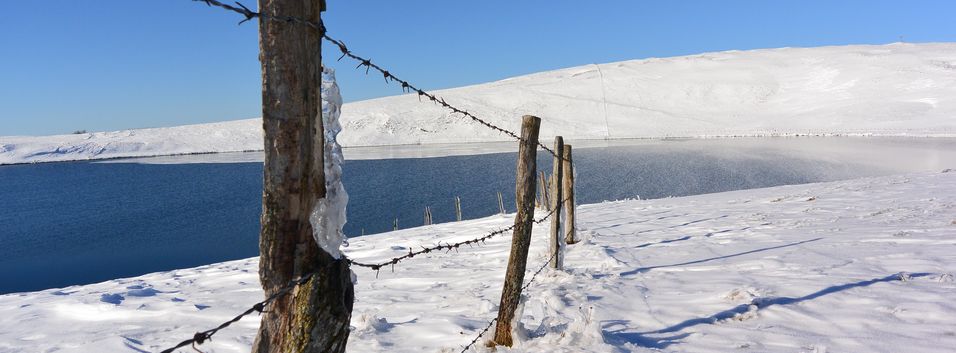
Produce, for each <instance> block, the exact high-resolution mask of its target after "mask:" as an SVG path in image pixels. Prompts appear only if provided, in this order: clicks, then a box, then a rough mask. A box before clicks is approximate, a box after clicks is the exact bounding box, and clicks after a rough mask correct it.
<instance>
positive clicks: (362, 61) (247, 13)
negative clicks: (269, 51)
mask: <svg viewBox="0 0 956 353" xmlns="http://www.w3.org/2000/svg"><path fill="white" fill-rule="evenodd" d="M193 1H198V2H203V3H205V4H206V5H208V6H216V7H220V8H223V9H226V10H229V11H233V12H235V13H238V14H240V15H242V16H244V17H245V19H243V20H242V21H239V24H240V25H241V24H243V23H245V22H246V21H249V20H252V19H254V18H259V19H266V20H272V21H279V22H286V23H295V24H300V25H305V26H308V27H310V28H313V29H316V30H318V31H319V34H320V35H321V36H322V38H323V39H325V40H326V41H328V42H330V43H332V44H334V45H335V46H336V47H338V49H339V51H340V52H342V56H340V57H339V59H338V60H342V58H345V57H348V58H350V59H352V60H355V61H356V62H358V63H359V64H358V66H356V67H355V68H356V69H358V68H361V67H362V66H365V74H366V75H367V74H368V73H369V71H370V70H375V71H378V73H380V74H382V77H383V78H384V79H385V83H391V82H392V81H394V82H397V83H399V84H401V86H402V91H403V92H406V93H411V92H415V93H417V94H418V97H419V100H421V97H425V98H427V99H428V100H430V101H432V102H433V103H435V104H438V105H440V106H442V107H444V108H446V109H448V110H451V111H452V112H454V113H457V114H461V115H462V116H464V117H467V118H469V119H471V120H473V121H475V122H477V123H479V124H481V125H483V126H485V127H487V128H489V129H492V130H495V131H497V132H500V133H502V134H505V135H507V136H509V137H511V138H513V139H515V140H518V141H523V140H524V139H522V138H521V136H519V135H518V134H517V133H515V132H513V131H511V130H508V129H505V128H502V127H500V126H497V125H494V124H492V123H490V122H488V121H487V120H485V119H482V118H479V117H478V116H476V115H475V114H472V113H470V112H468V111H467V110H464V109H460V108H458V107H455V106H453V105H451V104H448V102H446V101H445V99H444V98H442V97H439V96H437V95H435V94H433V93H429V92H427V91H425V90H423V89H421V88H418V87H417V86H415V85H413V84H411V83H410V82H408V81H406V80H403V79H401V78H398V77H397V76H395V75H394V74H392V73H391V72H390V71H389V70H386V69H385V68H383V67H381V66H379V65H378V64H375V63H373V62H372V60H371V59H368V58H365V57H362V56H359V55H357V54H355V53H354V52H352V51H351V50H349V49H348V47H347V46H346V45H345V42H343V41H341V40H338V39H335V38H332V37H331V36H329V34H328V31H327V30H326V28H325V24H323V23H322V22H315V21H309V20H305V19H302V18H298V17H294V16H271V15H267V14H263V13H261V12H256V11H252V10H250V9H249V8H248V7H246V6H244V5H243V4H242V3H240V2H238V1H237V2H236V3H235V4H236V5H237V6H238V7H237V6H232V5H228V4H224V3H222V2H219V1H217V0H193ZM536 143H537V145H538V147H540V148H542V149H544V150H545V151H547V152H548V153H549V154H551V156H553V157H555V158H559V159H564V157H563V156H561V155H559V154H558V153H555V151H554V150H552V149H551V148H549V147H548V146H546V145H544V144H543V143H541V141H537V142H536Z"/></svg>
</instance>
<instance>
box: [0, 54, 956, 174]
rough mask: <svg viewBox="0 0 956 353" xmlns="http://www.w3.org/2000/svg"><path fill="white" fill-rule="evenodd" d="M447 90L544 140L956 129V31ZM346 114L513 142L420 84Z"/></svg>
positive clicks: (206, 134) (55, 143) (248, 129)
mask: <svg viewBox="0 0 956 353" xmlns="http://www.w3.org/2000/svg"><path fill="white" fill-rule="evenodd" d="M409 79H412V80H413V81H414V78H412V77H409ZM435 93H436V94H437V95H439V96H440V97H443V98H445V100H446V101H447V102H449V103H451V104H453V105H455V106H458V107H460V108H462V109H465V110H467V111H469V112H472V113H474V114H475V115H477V116H479V117H481V118H483V119H486V120H488V121H489V122H491V123H493V124H496V125H499V126H502V127H504V128H507V129H511V130H517V129H518V126H519V122H520V119H519V117H520V116H521V115H524V114H533V115H537V116H540V117H541V118H542V119H543V122H542V127H541V129H542V131H541V136H542V139H548V138H550V137H551V136H553V135H562V136H564V137H565V138H566V139H577V140H581V139H622V138H661V137H715V136H779V135H803V134H811V135H893V136H898V135H905V136H956V43H928V44H910V43H894V44H887V45H849V46H831V47H817V48H780V49H762V50H748V51H727V52H718V53H706V54H699V55H690V56H681V57H673V58H660V59H658V58H654V59H641V60H631V61H623V62H616V63H608V64H599V65H585V66H578V67H572V68H567V69H561V70H554V71H548V72H542V73H536V74H531V75H525V76H519V77H514V78H509V79H505V80H501V81H496V82H490V83H484V84H479V85H473V86H467V87H460V88H453V89H446V90H438V91H435ZM341 122H342V125H343V131H342V134H341V135H340V136H339V141H340V142H341V143H342V145H343V146H345V147H354V146H375V145H404V144H438V143H461V142H489V141H507V140H508V137H507V136H504V135H501V134H499V133H496V132H494V131H492V130H489V129H486V128H485V127H483V126H480V125H479V124H477V123H474V122H471V121H470V120H469V119H468V118H464V117H462V116H460V115H459V114H454V113H451V112H448V111H446V110H445V109H443V108H441V107H439V106H437V105H435V104H431V103H428V102H424V103H423V102H419V99H418V96H417V95H416V94H405V95H400V96H393V97H386V98H379V99H372V100H367V101H361V102H354V103H349V104H345V105H344V106H343V108H342V118H341ZM249 150H262V137H261V124H260V123H259V122H258V119H247V120H236V121H229V122H219V123H210V124H196V125H186V126H177V127H169V128H151V129H134V130H124V131H116V132H98V133H89V134H78V135H55V136H6V137H0V164H12V163H31V162H51V161H67V160H85V159H101V158H117V157H136V156H156V155H172V154H188V153H216V152H235V151H249Z"/></svg>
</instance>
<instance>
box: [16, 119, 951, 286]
mask: <svg viewBox="0 0 956 353" xmlns="http://www.w3.org/2000/svg"><path fill="white" fill-rule="evenodd" d="M572 144H574V145H575V146H576V147H586V148H577V149H576V150H575V156H574V159H575V162H576V166H577V173H578V174H577V180H576V181H577V183H578V184H577V200H578V202H579V203H595V202H600V201H603V200H616V199H623V198H636V197H641V198H660V197H667V196H683V195H693V194H701V193H711V192H720V191H728V190H738V189H747V188H758V187H767V186H776V185H784V184H798V183H809V182H819V181H832V180H840V179H848V178H856V177H863V176H877V175H887V174H895V173H903V172H911V171H923V170H940V169H944V168H954V167H956V139H944V138H846V137H839V138H837V137H832V138H739V139H704V140H663V141H662V140H633V141H614V142H605V141H591V142H580V143H577V142H572ZM513 148H514V144H479V145H455V146H428V147H423V146H403V147H391V148H389V147H379V148H357V149H347V150H346V157H347V158H350V160H349V161H347V162H346V164H345V166H344V172H345V180H346V183H347V184H346V188H347V190H348V192H349V194H350V197H351V200H350V202H349V210H348V217H349V223H348V224H347V226H346V233H347V234H348V235H349V236H359V235H360V234H362V233H363V232H365V233H366V234H369V233H376V232H382V231H387V230H390V229H391V228H392V222H393V220H394V219H396V218H398V219H399V226H400V227H401V228H407V227H415V226H420V225H421V224H422V210H423V208H424V207H425V206H430V207H431V209H432V212H433V215H434V220H435V221H436V222H448V221H452V220H454V197H455V196H459V197H461V200H462V208H463V213H464V217H465V218H478V217H484V216H488V215H492V214H494V213H495V212H497V200H496V192H498V191H501V192H502V193H503V194H504V195H505V198H506V206H507V207H508V208H509V210H510V211H513V210H514V201H513V200H514V195H513V193H514V191H513V190H514V168H515V153H514V152H513V151H511V149H513ZM474 153H482V154H477V155H476V154H474ZM541 154H543V153H539V155H541ZM442 155H451V156H444V157H440V156H442ZM417 157H427V158H417ZM377 158H378V159H377ZM380 158H388V159H380ZM539 160H540V163H539V169H542V170H546V171H550V170H551V163H550V160H549V159H546V158H543V156H542V157H541V158H539ZM261 175H262V166H261V153H240V154H219V155H197V156H175V157H156V158H141V159H121V160H112V161H109V162H69V163H50V164H34V165H13V166H0V180H2V183H0V293H9V292H20V291H30V290H37V289H43V288H51V287H59V286H66V285H71V284H82V283H91V282H97V281H103V280H107V279H113V278H118V277H126V276H133V275H139V274H143V273H148V272H154V271H161V270H169V269H175V268H183V267H191V266H197V265H201V264H208V263H214V262H220V261H225V260H231V259H239V258H245V257H250V256H255V255H256V254H257V252H258V243H257V236H258V229H259V212H260V207H261V206H260V202H261V182H262V177H261Z"/></svg>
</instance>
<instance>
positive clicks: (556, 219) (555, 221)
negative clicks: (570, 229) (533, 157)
mask: <svg viewBox="0 0 956 353" xmlns="http://www.w3.org/2000/svg"><path fill="white" fill-rule="evenodd" d="M554 150H555V154H556V156H554V163H553V165H554V166H553V168H552V172H551V175H552V177H551V207H548V209H549V211H552V212H554V213H553V214H552V215H551V233H550V238H551V247H550V250H551V268H556V269H561V268H562V267H564V254H562V251H564V235H565V234H564V232H562V231H561V230H562V229H561V203H562V202H563V201H564V197H563V196H561V194H562V190H561V189H562V188H563V187H564V185H562V183H561V180H562V178H563V176H564V173H563V171H562V168H563V167H564V163H562V162H561V152H557V151H561V150H564V139H563V138H562V137H561V136H555V137H554Z"/></svg>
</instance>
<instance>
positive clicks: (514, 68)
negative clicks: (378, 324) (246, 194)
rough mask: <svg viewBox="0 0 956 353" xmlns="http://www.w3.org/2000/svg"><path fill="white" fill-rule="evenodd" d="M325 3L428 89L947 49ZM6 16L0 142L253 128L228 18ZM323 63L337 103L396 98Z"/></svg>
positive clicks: (585, 7) (519, 7)
mask: <svg viewBox="0 0 956 353" xmlns="http://www.w3.org/2000/svg"><path fill="white" fill-rule="evenodd" d="M328 2H329V11H328V12H327V13H326V14H325V19H326V23H327V26H328V28H329V32H330V34H332V35H333V36H335V37H338V38H340V39H343V40H345V41H346V43H348V44H349V47H350V48H351V49H353V50H355V51H356V52H358V53H360V54H362V55H365V56H368V57H371V58H372V59H373V61H376V62H378V63H380V64H382V65H383V66H385V67H387V68H389V69H390V70H392V72H393V73H396V74H397V75H399V76H400V77H403V78H406V79H408V80H409V81H412V82H413V83H416V84H418V85H419V86H421V87H423V88H426V89H438V88H448V87H456V86H462V85H468V84H474V83H481V82H488V81H493V80H497V79H501V78H505V77H509V76H515V75H521V74H527V73H533V72H538V71H543V70H550V69H556V68H563V67H569V66H576V65H583V64H589V63H604V62H613V61H619V60H628V59H637V58H647V57H667V56H675V55H685V54H694V53H701V52H708V51H717V50H729V49H753V48H772V47H784V46H820V45H842V44H882V43H890V42H896V41H899V39H900V37H902V39H903V40H904V41H907V42H953V41H956V25H954V17H953V14H956V1H952V0H935V1H919V0H908V1H890V0H867V1H862V0H860V1H831V0H822V1H757V0H753V1H732V0H727V1H717V0H698V1H679V0H666V1H665V0H658V1H638V0H620V1H562V0H550V1H546V0H525V1H517V0H511V1H498V0H495V1H452V0H429V1H414V0H408V1H387V0H375V1H373V0H328ZM243 3H244V4H246V5H247V6H250V7H255V5H256V4H255V1H254V0H246V1H243ZM3 7H4V11H2V12H0V136H2V135H42V134H54V133H68V132H71V131H73V130H78V129H86V130H97V131H99V130H118V129H126V128H138V127H155V126H172V125H181V124H189V123H201V122H210V121H222V120H233V119H240V118H251V117H257V116H259V115H260V102H259V99H260V86H259V83H260V73H259V63H258V57H257V55H258V47H257V45H258V43H257V35H256V29H257V25H256V24H255V23H247V24H244V25H242V26H236V23H237V22H238V20H239V19H240V18H239V16H238V15H237V14H234V13H228V12H225V11H222V10H220V9H217V8H209V7H206V6H205V5H203V4H201V3H194V2H191V1H188V0H95V1H91V0H87V1H80V0H46V1H14V0H5V1H3ZM326 49H327V52H326V53H327V59H329V60H334V59H335V58H337V57H338V55H335V53H334V52H333V51H332V50H331V49H332V48H330V47H328V46H327V48H326ZM331 66H332V67H334V68H336V69H337V70H338V77H339V84H340V86H341V87H342V94H343V96H344V98H345V100H346V101H347V102H348V101H355V100H361V99H367V98H374V97H381V96H387V95H394V94H399V93H401V91H400V89H399V88H398V87H395V86H393V85H392V86H386V85H384V84H383V80H382V78H381V77H378V76H372V77H365V76H364V70H362V71H358V70H354V69H353V68H354V67H355V65H354V64H353V63H351V62H342V63H335V62H334V61H332V62H331Z"/></svg>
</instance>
